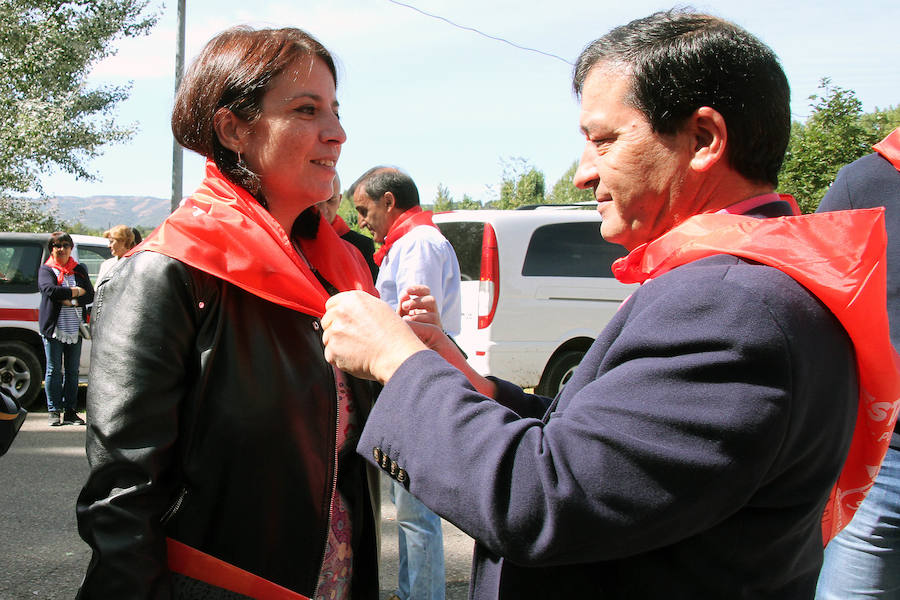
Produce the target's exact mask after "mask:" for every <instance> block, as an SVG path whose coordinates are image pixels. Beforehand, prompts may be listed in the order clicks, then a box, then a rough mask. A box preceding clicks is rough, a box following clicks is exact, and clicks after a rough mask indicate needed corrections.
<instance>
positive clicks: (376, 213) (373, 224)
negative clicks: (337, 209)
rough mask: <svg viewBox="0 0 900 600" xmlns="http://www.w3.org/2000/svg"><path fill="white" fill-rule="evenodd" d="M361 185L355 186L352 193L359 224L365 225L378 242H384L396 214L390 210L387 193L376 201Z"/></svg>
mask: <svg viewBox="0 0 900 600" xmlns="http://www.w3.org/2000/svg"><path fill="white" fill-rule="evenodd" d="M363 187H364V186H362V185H360V186H357V188H356V190H355V191H354V193H353V204H355V205H356V212H357V213H359V226H360V227H365V228H366V229H368V230H369V231H371V232H372V238H373V239H374V240H375V241H376V242H378V243H379V244H383V243H384V238H385V236H386V235H387V232H388V230H389V229H390V228H391V225H392V224H393V223H394V221H395V220H396V218H397V217H396V216H395V215H394V214H393V211H392V210H391V207H392V205H391V206H389V204H390V203H389V202H388V200H389V199H388V197H387V196H388V194H385V195H384V196H383V197H382V198H381V199H380V200H378V201H377V202H376V201H375V200H372V199H371V198H370V197H369V195H368V194H366V192H365V190H363Z"/></svg>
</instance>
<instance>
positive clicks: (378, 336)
mask: <svg viewBox="0 0 900 600" xmlns="http://www.w3.org/2000/svg"><path fill="white" fill-rule="evenodd" d="M325 306H326V312H325V314H324V315H323V316H322V319H321V322H322V329H323V332H322V342H323V343H324V344H325V359H326V360H327V361H328V362H329V363H331V364H333V365H335V366H336V367H338V368H339V369H341V370H343V371H346V372H348V373H351V374H353V375H356V376H357V377H364V378H367V379H375V380H377V381H381V382H382V383H383V382H385V381H387V379H389V378H390V376H391V375H393V373H394V371H395V370H396V369H397V368H398V367H399V366H400V364H401V363H402V362H403V361H404V360H406V359H407V358H408V357H409V356H411V355H412V354H414V353H415V352H417V351H419V350H421V349H423V348H424V346H423V344H422V342H420V341H419V339H418V338H417V337H416V336H415V335H414V334H413V332H412V331H411V330H410V329H409V327H408V326H407V325H406V323H404V322H403V321H402V320H401V319H400V318H399V317H398V316H397V315H395V314H394V311H393V310H391V308H390V306H388V305H387V304H386V303H385V302H383V301H381V300H378V299H377V298H374V297H372V296H370V295H369V294H366V293H364V292H359V291H353V292H344V293H341V294H337V295H335V296H333V297H332V298H330V299H329V300H328V302H327V303H326V305H325ZM384 340H391V343H390V344H385V343H384Z"/></svg>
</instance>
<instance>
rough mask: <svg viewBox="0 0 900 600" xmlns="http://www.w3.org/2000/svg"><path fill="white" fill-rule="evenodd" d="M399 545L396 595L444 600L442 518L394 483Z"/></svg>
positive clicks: (414, 599) (403, 599) (404, 598)
mask: <svg viewBox="0 0 900 600" xmlns="http://www.w3.org/2000/svg"><path fill="white" fill-rule="evenodd" d="M391 500H393V501H394V505H395V506H396V507H397V537H398V541H399V544H400V565H399V569H398V571H399V572H398V584H397V595H398V596H400V598H401V600H444V587H445V582H444V534H443V533H442V531H441V518H440V517H439V516H437V515H436V514H434V513H433V512H431V511H430V510H429V509H428V508H427V507H426V506H425V505H424V504H422V503H421V502H419V499H418V498H416V497H415V496H413V495H412V494H410V493H409V492H408V491H406V488H405V487H403V486H402V485H400V484H399V483H397V482H396V481H391Z"/></svg>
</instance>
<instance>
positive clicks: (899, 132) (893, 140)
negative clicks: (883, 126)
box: [872, 127, 900, 171]
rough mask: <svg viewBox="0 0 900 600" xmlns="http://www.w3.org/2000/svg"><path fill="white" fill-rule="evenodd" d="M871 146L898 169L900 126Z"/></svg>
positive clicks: (899, 164) (899, 165)
mask: <svg viewBox="0 0 900 600" xmlns="http://www.w3.org/2000/svg"><path fill="white" fill-rule="evenodd" d="M872 148H874V149H875V152H877V153H878V154H880V155H882V156H883V157H885V158H886V159H887V160H888V162H890V163H891V164H892V165H894V167H895V168H896V169H897V170H898V171H900V127H898V128H896V129H895V130H893V131H892V132H890V133H889V134H888V136H887V137H886V138H884V139H883V140H881V141H880V142H878V143H877V144H875V145H874V146H872Z"/></svg>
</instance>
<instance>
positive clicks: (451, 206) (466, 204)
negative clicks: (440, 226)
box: [432, 183, 482, 212]
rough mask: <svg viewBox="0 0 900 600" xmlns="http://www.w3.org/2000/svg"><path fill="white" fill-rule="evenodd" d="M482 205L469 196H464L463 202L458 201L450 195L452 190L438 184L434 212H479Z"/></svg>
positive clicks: (433, 206)
mask: <svg viewBox="0 0 900 600" xmlns="http://www.w3.org/2000/svg"><path fill="white" fill-rule="evenodd" d="M480 208H482V206H481V203H479V202H477V201H475V200H473V199H472V198H471V197H470V196H469V195H468V194H463V197H462V200H460V201H458V202H457V201H456V200H454V199H453V196H451V195H450V190H449V189H448V188H447V186H445V185H444V184H442V183H439V184H438V189H437V194H436V195H435V197H434V204H433V205H432V210H433V211H434V212H441V211H447V210H478V209H480Z"/></svg>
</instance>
